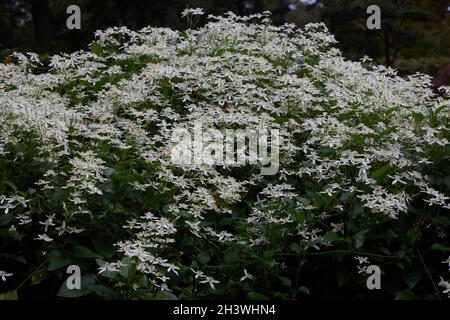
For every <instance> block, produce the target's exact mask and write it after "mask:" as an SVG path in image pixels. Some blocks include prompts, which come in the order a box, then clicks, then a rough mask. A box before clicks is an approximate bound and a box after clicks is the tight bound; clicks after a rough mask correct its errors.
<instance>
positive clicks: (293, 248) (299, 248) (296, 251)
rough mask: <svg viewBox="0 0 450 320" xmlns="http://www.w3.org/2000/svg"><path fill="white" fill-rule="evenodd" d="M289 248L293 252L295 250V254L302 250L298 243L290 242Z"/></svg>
mask: <svg viewBox="0 0 450 320" xmlns="http://www.w3.org/2000/svg"><path fill="white" fill-rule="evenodd" d="M291 250H292V251H293V252H295V253H296V254H300V252H301V251H302V249H301V247H300V245H299V244H298V243H295V242H294V243H291Z"/></svg>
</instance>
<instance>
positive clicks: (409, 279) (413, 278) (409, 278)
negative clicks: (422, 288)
mask: <svg viewBox="0 0 450 320" xmlns="http://www.w3.org/2000/svg"><path fill="white" fill-rule="evenodd" d="M422 276H423V273H422V272H421V271H420V270H418V269H415V270H414V269H413V270H410V269H408V270H406V271H405V272H404V273H401V277H402V279H403V281H405V283H406V284H407V286H408V288H409V289H413V288H414V287H415V286H416V285H417V283H418V282H419V281H420V280H421V279H422Z"/></svg>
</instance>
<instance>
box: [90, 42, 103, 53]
mask: <svg viewBox="0 0 450 320" xmlns="http://www.w3.org/2000/svg"><path fill="white" fill-rule="evenodd" d="M91 52H92V53H94V54H96V55H98V56H100V55H102V53H103V49H102V46H101V45H100V44H99V43H98V42H93V43H91Z"/></svg>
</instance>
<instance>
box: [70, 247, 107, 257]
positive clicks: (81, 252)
mask: <svg viewBox="0 0 450 320" xmlns="http://www.w3.org/2000/svg"><path fill="white" fill-rule="evenodd" d="M71 254H72V255H73V256H74V257H77V258H101V256H100V255H99V254H97V253H94V252H92V251H91V250H90V249H88V248H86V247H82V246H77V247H75V248H74V249H73V250H72V253H71Z"/></svg>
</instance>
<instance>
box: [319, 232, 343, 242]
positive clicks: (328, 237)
mask: <svg viewBox="0 0 450 320" xmlns="http://www.w3.org/2000/svg"><path fill="white" fill-rule="evenodd" d="M323 240H325V241H330V242H333V241H336V240H340V238H339V236H338V235H337V233H336V232H333V231H328V232H326V233H325V234H324V235H323Z"/></svg>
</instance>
